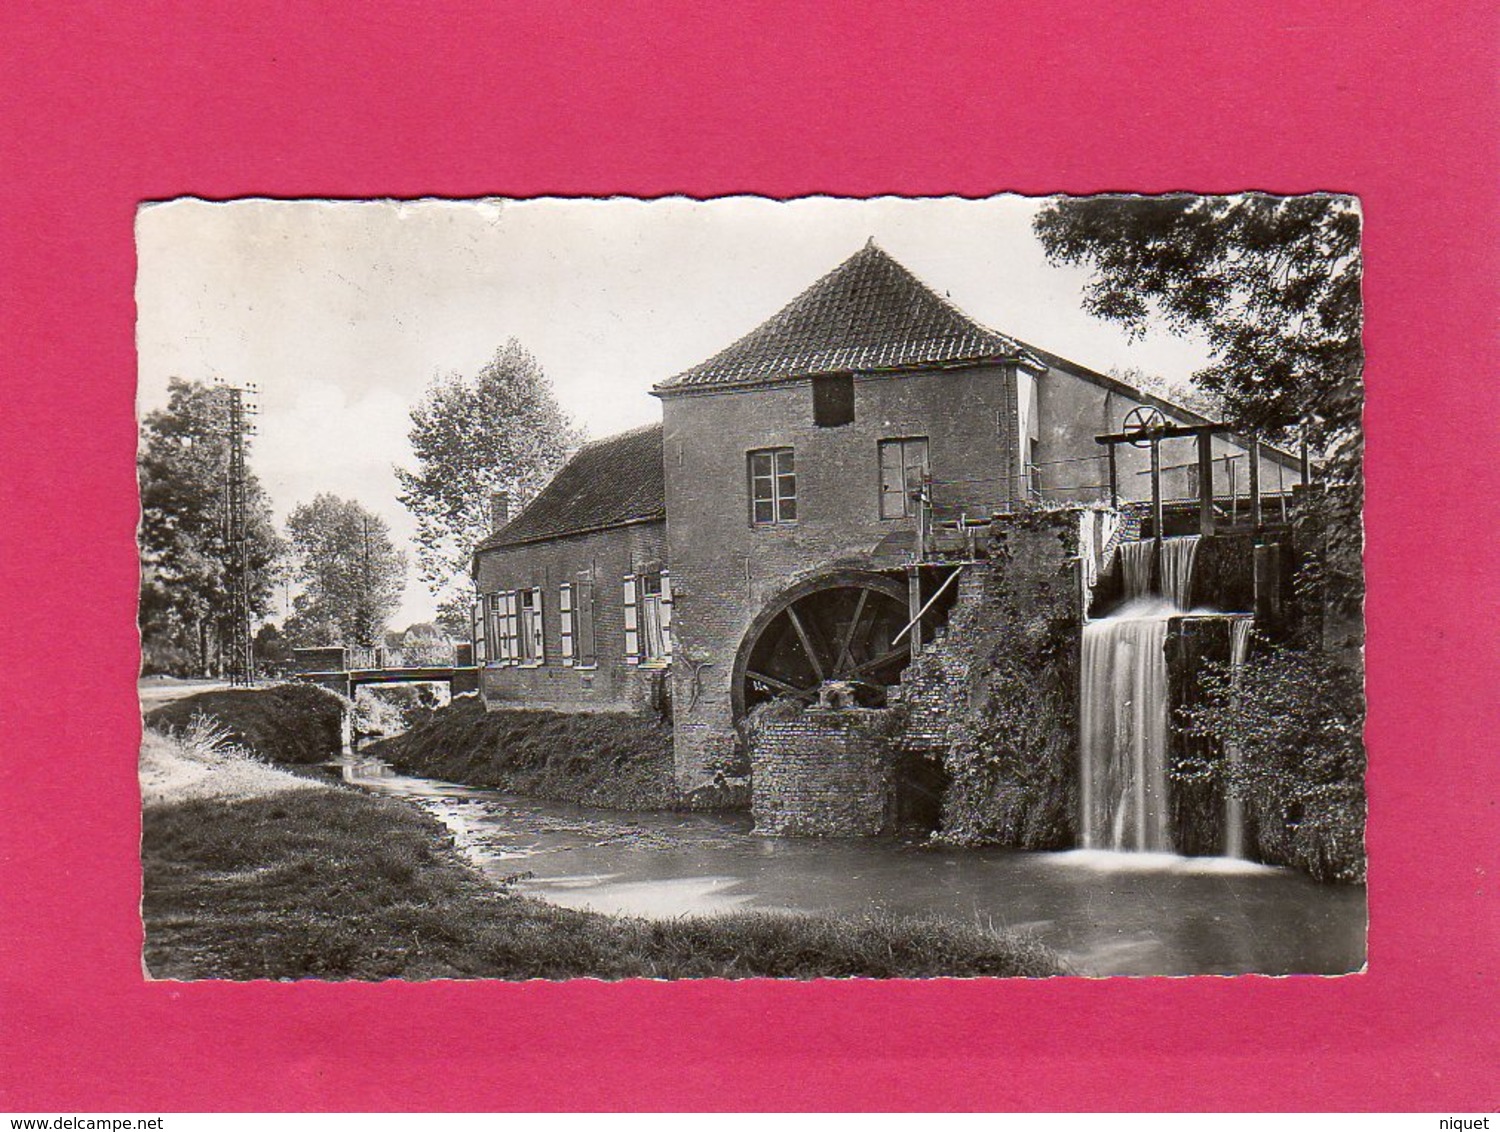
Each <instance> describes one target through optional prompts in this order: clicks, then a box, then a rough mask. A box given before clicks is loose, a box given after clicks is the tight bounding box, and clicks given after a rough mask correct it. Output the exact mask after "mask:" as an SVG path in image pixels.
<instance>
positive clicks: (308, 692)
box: [146, 684, 344, 764]
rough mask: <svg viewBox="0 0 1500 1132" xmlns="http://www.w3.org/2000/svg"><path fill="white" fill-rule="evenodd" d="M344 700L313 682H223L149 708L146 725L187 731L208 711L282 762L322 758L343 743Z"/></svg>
mask: <svg viewBox="0 0 1500 1132" xmlns="http://www.w3.org/2000/svg"><path fill="white" fill-rule="evenodd" d="M343 705H344V701H343V700H341V699H340V698H339V697H338V696H336V695H335V694H334V693H332V692H330V691H328V690H327V689H325V688H319V687H317V686H316V685H313V684H273V685H272V686H271V687H269V688H225V689H222V690H220V691H214V692H200V693H198V694H197V695H193V696H184V697H182V698H181V699H177V700H172V701H171V702H169V703H166V704H163V705H162V706H161V707H158V708H154V709H153V710H151V711H149V712H147V713H146V726H147V727H150V728H153V729H155V730H157V731H175V732H180V733H185V732H187V731H188V730H189V729H190V728H191V727H192V726H193V724H194V721H195V719H197V718H198V717H200V716H201V717H207V718H209V719H212V720H213V721H214V723H215V724H216V725H217V726H218V727H219V728H220V729H221V730H222V731H223V732H224V734H225V736H226V737H227V738H228V740H229V741H230V742H232V743H234V744H236V745H238V746H241V747H246V748H248V749H249V750H251V751H254V752H255V753H256V754H258V755H261V756H263V757H265V758H268V759H270V760H271V761H272V762H279V763H302V764H306V763H320V762H324V761H326V760H328V759H330V758H334V757H336V756H337V755H338V753H339V748H340V746H341V744H342V737H341V729H342V726H343V711H344V706H343Z"/></svg>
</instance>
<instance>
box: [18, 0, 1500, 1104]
mask: <svg viewBox="0 0 1500 1132" xmlns="http://www.w3.org/2000/svg"><path fill="white" fill-rule="evenodd" d="M623 7H624V6H622V8H623ZM633 7H636V8H637V9H638V10H636V11H633V12H631V11H623V10H609V9H605V8H603V7H602V6H601V7H597V8H596V7H592V6H585V5H579V4H569V5H562V4H506V5H478V4H476V5H472V6H464V5H459V4H452V3H450V4H443V5H437V4H431V3H427V4H414V5H389V6H378V5H370V4H364V3H349V2H347V0H328V2H326V3H321V4H302V5H294V4H290V3H259V4H247V5H231V4H189V3H180V4H168V3H141V2H136V3H131V4H121V3H111V4H104V3H99V2H88V3H80V4H71V5H60V4H58V5H47V6H43V9H44V10H41V11H34V10H30V9H29V8H23V7H22V6H15V7H13V8H12V9H11V10H10V11H9V13H8V14H7V16H6V19H5V25H6V26H5V30H4V33H3V35H0V40H3V42H0V75H3V76H4V77H3V78H0V82H3V83H4V87H5V99H4V103H3V111H0V114H3V117H0V130H3V133H0V194H3V195H0V199H3V204H4V212H3V220H0V241H3V249H0V256H3V259H0V262H3V268H0V273H3V274H0V278H3V280H4V288H3V291H0V294H3V300H0V301H3V304H4V311H5V322H4V328H3V334H0V357H3V371H0V373H3V381H4V411H3V413H0V459H3V461H4V467H3V475H0V506H3V530H4V532H5V549H4V552H3V554H0V571H3V577H4V582H5V585H4V586H3V588H0V602H3V606H4V609H3V618H0V625H3V626H4V631H3V633H0V660H3V663H4V670H5V671H6V672H7V674H8V675H9V679H7V680H5V681H4V682H3V683H0V720H3V724H0V726H3V728H4V741H3V747H0V869H3V888H0V901H3V908H0V1108H10V1109H18V1110H33V1111H34V1110H41V1111H44V1112H58V1111H63V1112H66V1111H69V1110H75V1111H77V1110H94V1111H101V1110H136V1111H140V1112H151V1111H153V1110H155V1111H161V1110H168V1111H170V1110H199V1109H240V1110H246V1109H248V1110H260V1109H278V1108H288V1109H324V1108H328V1109H388V1108H391V1109H399V1108H427V1109H504V1108H550V1107H578V1108H590V1107H594V1108H598V1107H605V1108H614V1107H633V1108H656V1107H663V1108H685V1107H696V1108H705V1107H713V1108H719V1107H735V1108H746V1107H749V1108H769V1107H808V1106H810V1107H844V1108H849V1107H853V1108H913V1107H915V1108H983V1109H1006V1108H1023V1109H1048V1108H1051V1109H1079V1108H1084V1109H1087V1108H1109V1109H1131V1108H1147V1109H1155V1108H1228V1109H1234V1108H1296V1109H1320V1108H1383V1109H1406V1108H1422V1109H1448V1110H1465V1109H1475V1108H1483V1107H1489V1108H1493V1107H1495V1105H1496V1103H1497V1101H1500V1088H1497V1086H1496V1074H1495V1070H1494V1064H1495V1063H1496V1060H1497V1058H1496V1053H1497V1051H1496V1036H1495V1033H1496V1030H1495V1014H1496V1012H1495V1005H1496V994H1495V991H1496V960H1497V954H1496V950H1497V949H1496V935H1497V930H1496V929H1497V914H1496V910H1497V903H1496V899H1495V888H1494V885H1495V875H1496V873H1495V869H1496V844H1497V824H1500V821H1497V819H1500V814H1497V809H1496V777H1497V774H1496V767H1497V765H1500V760H1497V753H1496V743H1495V736H1496V734H1497V726H1496V724H1497V712H1496V700H1497V696H1496V691H1495V683H1494V677H1495V673H1496V664H1495V661H1496V651H1497V649H1496V623H1497V618H1496V600H1495V595H1496V593H1497V588H1496V587H1497V583H1500V577H1497V568H1496V558H1497V551H1496V544H1495V533H1494V530H1495V519H1496V515H1495V506H1494V499H1495V494H1496V488H1497V486H1500V485H1497V476H1496V472H1495V468H1496V451H1497V444H1496V440H1497V437H1496V431H1497V422H1500V412H1497V408H1500V406H1497V404H1496V396H1495V387H1496V383H1497V381H1500V369H1497V364H1496V363H1497V361H1500V358H1497V350H1496V335H1495V326H1496V321H1495V316H1496V312H1497V310H1500V301H1497V300H1500V295H1497V280H1500V272H1497V266H1500V264H1497V256H1496V249H1497V248H1500V231H1497V227H1500V225H1497V216H1500V209H1497V205H1500V200H1497V196H1500V193H1497V190H1496V185H1497V183H1500V180H1497V162H1496V147H1497V142H1496V136H1497V135H1496V125H1497V113H1496V112H1497V109H1500V107H1497V99H1496V96H1495V90H1496V88H1495V83H1494V76H1495V74H1496V66H1497V58H1496V55H1497V44H1500V36H1497V18H1496V15H1495V12H1494V9H1493V5H1490V4H1485V3H1480V2H1472V3H1457V4H1444V3H1424V4H1417V5H1414V4H1410V3H1408V2H1401V3H1395V2H1390V0H1382V2H1379V3H1371V2H1369V0H1364V2H1359V3H1329V4H1320V3H1285V4H1268V3H1247V2H1240V3H1234V4H1227V3H1226V4H1220V5H1210V4H1204V3H1181V2H1176V3H1146V4H1137V5H1133V6H1130V8H1129V10H1128V11H1126V12H1124V13H1123V14H1121V15H1117V16H1116V17H1115V18H1114V19H1113V20H1111V21H1110V22H1109V23H1108V24H1106V23H1105V22H1104V21H1103V20H1100V19H1098V18H1096V16H1095V14H1094V13H1095V12H1096V11H1097V10H1100V9H1102V8H1104V7H1106V5H1101V4H1098V3H1096V2H1094V0H1088V2H1073V3H1066V2H1053V3H1034V2H1033V3H1028V2H1020V3H1017V2H1010V3H1005V4H995V3H990V4H983V5H966V4H956V3H947V4H943V5H936V4H931V5H924V4H903V5H890V6H885V7H882V8H880V9H876V8H875V7H874V6H870V5H864V4H859V5H847V6H839V7H836V8H835V7H831V8H830V9H829V10H828V11H824V12H818V11H815V10H814V6H813V5H785V6H777V5H771V4H760V5H755V6H753V7H747V8H744V9H741V10H738V11H735V12H730V11H713V12H712V14H710V10H709V9H708V8H707V7H700V6H698V5H689V4H669V3H654V4H651V5H639V6H633ZM1246 188H1262V189H1271V190H1276V191H1280V192H1302V191H1306V190H1312V189H1331V190H1340V191H1348V192H1355V193H1358V194H1360V195H1361V196H1362V197H1363V200H1364V205H1365V210H1366V217H1367V223H1368V229H1367V242H1366V252H1367V261H1366V262H1367V271H1368V285H1367V295H1368V302H1369V312H1368V313H1369V318H1368V346H1369V368H1368V391H1369V414H1368V425H1369V431H1368V437H1369V464H1368V483H1369V509H1368V524H1369V526H1368V532H1369V535H1368V546H1369V551H1368V566H1369V581H1370V588H1369V622H1370V634H1369V690H1370V703H1371V710H1370V728H1369V745H1370V763H1371V770H1370V798H1371V807H1372V810H1373V818H1372V820H1371V823H1370V837H1369V848H1370V856H1371V861H1372V868H1371V881H1370V904H1371V909H1372V920H1373V923H1372V927H1371V933H1370V969H1369V973H1368V974H1366V975H1363V976H1356V977H1350V978H1343V979H1317V978H1292V979H1262V978H1248V979H1236V980H1222V979H1189V980H1139V981H1127V980H1115V981H1098V982H1091V981H1085V980H1077V979H1072V980H1059V981H1051V982H1041V983H1024V982H972V983H963V982H936V983H929V984H919V983H894V984H892V983H887V984H874V983H845V984H839V983H819V984H811V985H799V984H787V985H778V984H772V983H752V984H738V985H733V984H714V983H696V984H693V983H686V984H676V985H672V984H651V983H627V984H620V985H612V986H611V985H597V984H591V983H573V984H565V985H548V984H526V985H507V984H487V983H480V984H438V985H426V986H423V985H412V986H403V985H381V986H367V985H318V984H307V985H270V984H250V985H222V984H197V985H192V984H186V985H174V984H157V985H150V984H147V983H145V982H144V981H143V979H142V977H141V973H140V968H139V961H138V955H139V948H140V927H139V923H138V919H137V901H138V897H139V870H138V863H137V837H138V830H139V819H138V813H137V806H138V797H137V793H136V785H135V778H134V774H135V757H134V756H135V751H134V747H135V742H136V735H137V729H138V726H139V717H138V714H137V707H136V699H135V687H134V679H135V671H136V663H137V653H136V642H135V637H134V630H133V618H134V611H135V588H136V565H135V550H134V542H133V536H134V527H135V521H136V514H135V481H134V469H133V463H132V457H133V452H134V445H135V425H134V421H133V415H132V398H133V385H134V366H135V361H134V352H133V345H132V326H133V320H134V309H133V303H132V287H133V282H134V270H135V267H134V257H133V250H132V234H131V223H132V217H133V213H134V210H135V206H136V203H137V201H139V200H142V199H147V198H161V197H170V196H174V195H178V194H187V193H192V194H198V195H202V196H207V197H235V196H241V195H246V194H268V195H273V196H308V195H334V196H346V197H365V196H396V197H411V196H422V195H449V196H469V195H479V194H501V195H511V196H529V195H535V194H544V193H556V194H580V195H594V194H611V193H623V194H631V195H642V196H654V195H660V194H666V193H678V192H681V193H688V194H692V195H695V196H711V195H717V194H723V193H730V192H756V193H765V194H771V195H776V196H795V195H800V194H805V193H816V192H828V193H837V194H844V195H856V196H857V195H869V194H876V193H900V194H936V193H959V194H966V195H987V194H989V193H992V192H995V191H1001V190H1017V191H1022V192H1035V193H1044V192H1050V191H1058V190H1065V191H1069V192H1089V191H1094V190H1103V189H1135V190H1143V191H1159V190H1167V189H1193V190H1200V191H1219V190H1223V191H1229V190H1237V189H1246ZM1486 1065H1489V1066H1490V1068H1489V1069H1486V1068H1485V1066H1486Z"/></svg>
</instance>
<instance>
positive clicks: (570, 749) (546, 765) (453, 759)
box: [361, 696, 678, 810]
mask: <svg viewBox="0 0 1500 1132" xmlns="http://www.w3.org/2000/svg"><path fill="white" fill-rule="evenodd" d="M361 753H362V754H365V755H368V756H369V757H371V758H375V759H379V760H381V761H382V762H386V763H389V764H390V765H391V766H393V767H395V768H396V769H397V770H399V771H401V772H402V773H403V774H411V775H417V776H420V777H422V778H435V779H441V780H442V781H444V782H458V783H463V784H464V785H467V786H480V787H487V788H490V789H494V790H501V791H504V792H506V793H509V794H522V795H525V796H527V797H532V798H544V799H548V800H551V801H559V802H576V803H579V804H580V805H585V806H596V807H602V808H606V809H615V810H663V809H672V808H675V807H676V806H677V805H678V795H677V790H676V786H675V784H674V782H673V772H672V729H671V727H670V725H669V724H667V723H666V722H664V721H662V720H660V719H655V718H645V717H641V716H635V715H626V714H623V713H617V712H590V713H577V714H568V713H562V712H551V711H526V710H516V711H495V712H487V711H485V709H484V705H483V704H481V703H480V702H479V699H478V697H476V696H464V697H460V698H458V699H456V700H454V701H453V702H452V703H451V704H449V705H448V706H447V707H443V708H439V709H437V710H436V711H433V712H431V713H429V714H428V715H427V716H426V717H425V718H424V719H422V720H421V721H419V722H418V723H416V725H415V726H413V727H411V728H410V729H409V730H407V731H404V732H402V733H401V734H399V735H394V736H391V737H390V738H385V739H381V740H378V741H376V742H373V743H369V744H366V745H365V746H363V747H362V748H361Z"/></svg>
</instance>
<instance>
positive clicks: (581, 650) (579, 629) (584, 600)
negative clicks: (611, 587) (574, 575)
mask: <svg viewBox="0 0 1500 1132" xmlns="http://www.w3.org/2000/svg"><path fill="white" fill-rule="evenodd" d="M573 607H574V608H573V628H574V630H575V636H576V637H577V640H576V641H574V644H573V647H574V651H575V652H576V653H577V654H578V657H577V659H578V663H579V665H580V666H581V667H583V668H593V667H594V666H595V665H597V664H598V663H599V651H598V647H597V646H596V644H595V641H594V575H593V574H592V573H591V572H590V571H588V570H580V571H579V572H578V580H577V582H576V583H575V584H574V586H573Z"/></svg>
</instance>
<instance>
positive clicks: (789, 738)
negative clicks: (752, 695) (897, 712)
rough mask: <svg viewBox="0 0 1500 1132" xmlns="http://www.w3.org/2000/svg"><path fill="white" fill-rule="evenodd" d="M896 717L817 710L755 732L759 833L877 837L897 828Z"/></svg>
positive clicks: (754, 807) (762, 724)
mask: <svg viewBox="0 0 1500 1132" xmlns="http://www.w3.org/2000/svg"><path fill="white" fill-rule="evenodd" d="M893 725H894V713H892V712H890V711H884V710H881V711H876V710H870V709H865V708H851V709H845V710H840V711H819V710H816V709H813V710H808V711H803V712H798V713H795V714H793V715H790V716H785V717H781V718H774V719H765V720H759V719H758V720H757V722H756V724H755V726H754V727H753V728H752V729H751V740H750V765H751V773H752V775H753V780H754V783H755V790H754V795H753V800H752V803H751V811H752V813H753V814H754V816H755V829H756V832H758V833H768V834H776V835H780V836H797V837H870V836H874V835H876V834H880V833H884V832H886V831H887V830H888V828H889V827H890V822H891V807H892V789H893V784H892V769H891V768H892V759H893V755H894V747H893V744H892V742H891V740H890V738H889V737H888V736H889V735H890V733H891V731H892V729H893Z"/></svg>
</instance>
